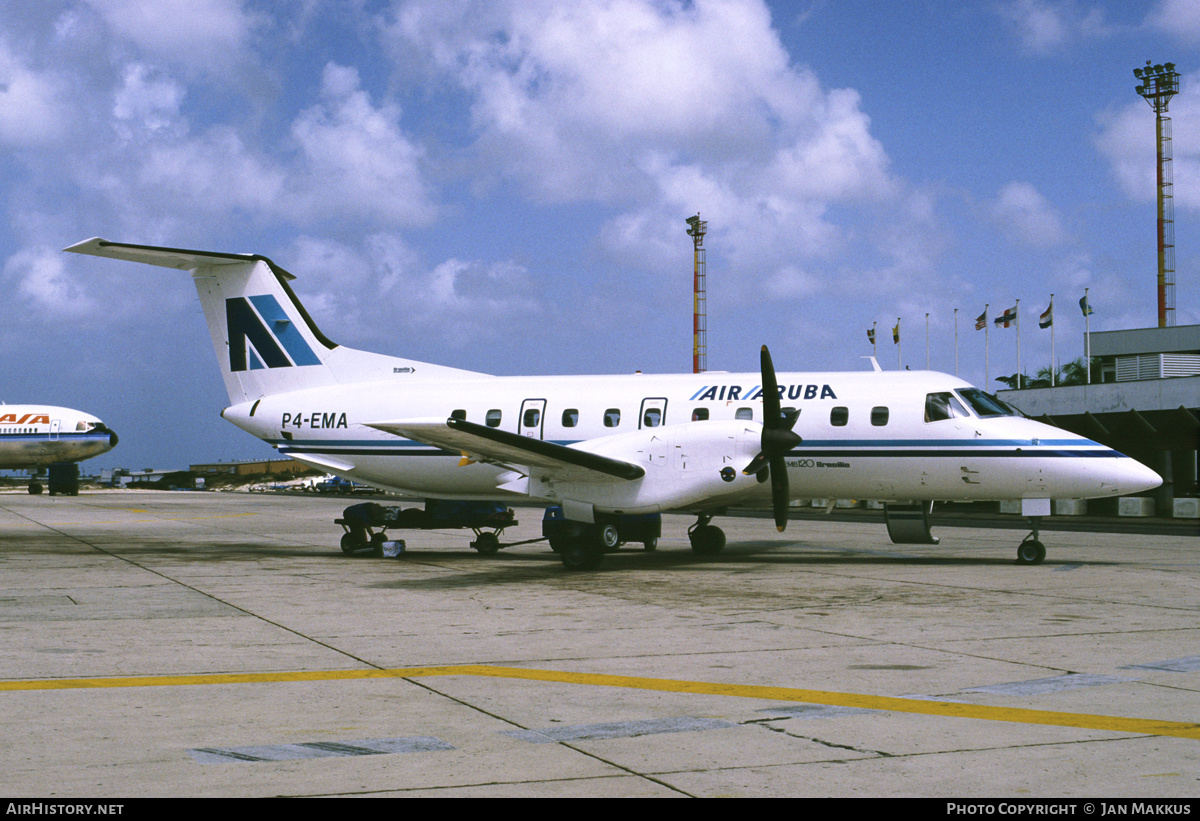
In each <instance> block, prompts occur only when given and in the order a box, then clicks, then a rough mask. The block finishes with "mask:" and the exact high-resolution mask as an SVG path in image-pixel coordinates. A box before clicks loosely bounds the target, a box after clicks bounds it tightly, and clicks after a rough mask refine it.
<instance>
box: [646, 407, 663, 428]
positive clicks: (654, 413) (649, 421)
mask: <svg viewBox="0 0 1200 821" xmlns="http://www.w3.org/2000/svg"><path fill="white" fill-rule="evenodd" d="M661 424H662V408H646V412H645V413H644V414H643V415H642V427H643V428H657V427H658V426H659V425H661Z"/></svg>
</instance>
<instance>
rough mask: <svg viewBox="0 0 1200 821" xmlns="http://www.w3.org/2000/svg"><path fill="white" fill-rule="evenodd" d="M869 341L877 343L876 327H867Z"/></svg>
mask: <svg viewBox="0 0 1200 821" xmlns="http://www.w3.org/2000/svg"><path fill="white" fill-rule="evenodd" d="M867 341H868V342H870V343H871V344H872V345H874V344H875V329H874V328H867Z"/></svg>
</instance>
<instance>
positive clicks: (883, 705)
mask: <svg viewBox="0 0 1200 821" xmlns="http://www.w3.org/2000/svg"><path fill="white" fill-rule="evenodd" d="M432 676H481V677H488V678H504V679H523V680H526V681H546V682H557V683H562V684H583V685H589V686H594V687H621V688H628V689H635V690H657V691H662V692H671V693H693V694H697V695H714V696H731V697H734V698H752V699H760V700H767V701H790V702H802V703H806V704H825V705H830V706H836V707H858V708H861V709H866V710H884V711H888V712H896V713H915V714H918V715H931V716H944V717H948V718H971V719H980V720H984V721H1007V722H1013V723H1017V724H1040V725H1048V726H1055V727H1076V728H1079V729H1085V730H1102V731H1106V732H1117V733H1137V734H1142V735H1156V736H1171V737H1175V738H1191V739H1200V724H1197V723H1194V722H1184V721H1163V720H1158V719H1149V718H1131V717H1128V716H1106V715H1091V714H1088V713H1064V712H1054V711H1049V710H1029V709H1024V708H1018V707H995V706H989V705H985V704H963V703H959V702H950V701H936V700H932V699H915V698H894V697H891V696H873V695H867V694H863V693H836V692H831V691H827V690H804V689H799V688H794V687H767V686H762V685H754V684H723V683H715V682H706V681H678V680H675V679H660V678H641V677H635V676H612V675H604V674H601V673H572V672H564V671H559V670H535V669H527V668H520V667H495V666H491V665H476V664H468V665H451V666H439V667H402V668H396V669H392V670H314V671H293V672H276V673H223V674H214V675H193V676H144V677H133V678H83V679H47V680H37V681H0V691H8V692H13V691H21V690H75V689H94V688H115V687H183V686H195V685H206V684H253V683H266V682H299V681H349V680H362V679H380V678H428V677H432Z"/></svg>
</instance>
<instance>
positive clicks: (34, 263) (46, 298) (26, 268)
mask: <svg viewBox="0 0 1200 821" xmlns="http://www.w3.org/2000/svg"><path fill="white" fill-rule="evenodd" d="M4 277H5V279H6V280H9V281H10V282H12V283H14V284H15V286H16V293H17V294H18V295H19V297H20V298H22V299H25V300H28V302H29V306H28V310H30V311H32V312H34V313H44V314H48V315H49V316H52V317H55V318H67V319H75V318H80V317H84V316H87V315H90V314H93V313H94V312H95V311H96V310H97V309H98V308H99V305H100V304H99V303H98V302H97V301H96V300H95V299H94V298H93V295H92V291H91V290H90V289H87V288H85V287H83V285H82V284H81V283H80V282H78V281H76V280H75V279H72V277H71V276H70V275H69V274H68V273H67V270H66V266H65V264H64V262H63V256H62V254H61V253H60V252H58V251H57V250H51V249H49V248H45V247H40V248H29V249H24V250H21V251H18V252H17V253H15V254H13V255H12V256H11V257H9V258H8V260H7V261H6V262H5V263H4ZM5 290H8V289H7V288H6V289H5Z"/></svg>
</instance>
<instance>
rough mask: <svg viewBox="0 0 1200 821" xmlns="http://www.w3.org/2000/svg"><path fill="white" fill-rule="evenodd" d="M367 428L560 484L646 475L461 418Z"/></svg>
mask: <svg viewBox="0 0 1200 821" xmlns="http://www.w3.org/2000/svg"><path fill="white" fill-rule="evenodd" d="M367 427H370V428H375V429H376V430H381V431H384V432H385V433H391V434H395V435H397V436H406V437H408V438H409V439H414V440H416V441H418V442H424V443H426V444H429V445H437V446H438V447H441V448H446V449H447V450H456V451H460V452H462V453H465V454H467V455H469V456H471V457H472V458H474V459H476V460H477V461H482V462H491V463H493V464H500V465H504V466H506V467H531V468H539V469H540V470H542V471H545V472H547V473H549V474H550V475H552V476H553V477H555V478H557V479H560V480H564V481H575V482H612V481H617V480H621V481H633V480H635V479H640V478H642V477H643V476H645V475H646V471H645V469H644V468H643V467H641V466H640V465H635V464H633V463H632V462H626V461H623V460H621V459H612V458H610V457H608V456H600V455H598V454H595V453H589V452H587V451H586V450H581V449H580V448H578V447H567V446H566V445H559V444H555V443H554V442H546V441H543V440H541V439H534V438H532V437H529V436H522V435H520V434H518V433H512V432H510V431H506V430H500V429H498V428H489V427H486V426H484V425H477V424H475V423H474V422H467V421H466V420H463V419H453V418H451V419H440V418H439V419H401V420H397V421H394V422H371V423H368V425H367Z"/></svg>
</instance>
